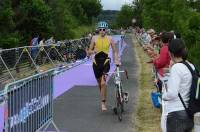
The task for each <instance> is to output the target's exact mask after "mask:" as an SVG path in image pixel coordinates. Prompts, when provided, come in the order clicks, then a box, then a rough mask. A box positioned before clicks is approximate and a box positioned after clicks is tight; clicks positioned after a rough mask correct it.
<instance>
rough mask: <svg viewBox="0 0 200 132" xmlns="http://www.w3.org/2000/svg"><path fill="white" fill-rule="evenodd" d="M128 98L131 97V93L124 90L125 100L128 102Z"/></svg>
mask: <svg viewBox="0 0 200 132" xmlns="http://www.w3.org/2000/svg"><path fill="white" fill-rule="evenodd" d="M128 99H129V94H128V92H124V102H125V103H128Z"/></svg>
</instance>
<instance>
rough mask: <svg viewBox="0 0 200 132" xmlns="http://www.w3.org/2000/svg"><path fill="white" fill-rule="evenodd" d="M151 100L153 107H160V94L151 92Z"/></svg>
mask: <svg viewBox="0 0 200 132" xmlns="http://www.w3.org/2000/svg"><path fill="white" fill-rule="evenodd" d="M151 100H152V103H153V106H154V107H156V108H160V107H161V94H160V93H159V92H151Z"/></svg>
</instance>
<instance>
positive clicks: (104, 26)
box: [97, 21, 108, 29]
mask: <svg viewBox="0 0 200 132" xmlns="http://www.w3.org/2000/svg"><path fill="white" fill-rule="evenodd" d="M97 28H106V29H107V28H108V23H107V22H105V21H100V22H98V24H97Z"/></svg>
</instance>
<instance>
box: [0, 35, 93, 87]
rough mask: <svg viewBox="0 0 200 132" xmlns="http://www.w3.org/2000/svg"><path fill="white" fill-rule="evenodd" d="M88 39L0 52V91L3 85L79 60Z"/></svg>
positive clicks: (87, 45) (87, 44)
mask: <svg viewBox="0 0 200 132" xmlns="http://www.w3.org/2000/svg"><path fill="white" fill-rule="evenodd" d="M89 43H90V39H89V38H80V39H76V40H64V41H60V42H59V43H57V44H52V45H44V46H24V47H17V48H11V49H1V50H0V90H1V89H3V87H4V86H5V84H8V83H10V82H13V81H17V80H20V79H22V78H25V77H28V76H32V75H33V74H35V73H41V72H44V71H47V70H49V69H53V68H56V67H58V66H60V65H65V66H67V65H70V64H71V63H73V62H75V61H76V60H77V59H80V55H79V53H80V51H82V52H85V51H86V49H87V48H88V47H89Z"/></svg>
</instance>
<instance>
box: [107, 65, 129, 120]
mask: <svg viewBox="0 0 200 132" xmlns="http://www.w3.org/2000/svg"><path fill="white" fill-rule="evenodd" d="M109 73H110V72H109ZM112 73H113V74H114V83H115V86H116V93H115V103H116V104H115V107H114V108H113V112H114V113H115V114H116V115H117V116H118V119H119V121H122V114H123V112H124V104H125V103H128V96H129V94H128V92H125V91H124V89H123V85H122V80H121V76H120V73H125V75H126V78H127V79H128V73H127V71H126V70H121V71H120V66H119V65H116V70H115V71H114V72H112ZM112 73H111V74H112Z"/></svg>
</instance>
